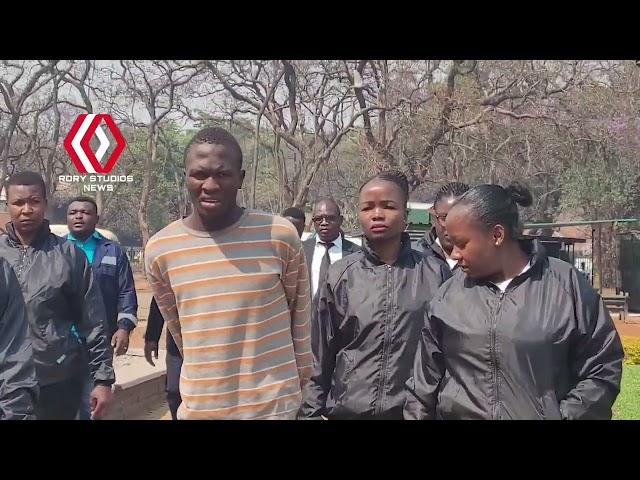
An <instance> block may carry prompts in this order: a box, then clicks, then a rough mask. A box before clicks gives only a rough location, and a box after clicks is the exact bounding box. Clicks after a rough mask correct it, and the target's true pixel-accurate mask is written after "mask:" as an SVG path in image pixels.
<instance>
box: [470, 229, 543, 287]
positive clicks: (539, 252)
mask: <svg viewBox="0 0 640 480" xmlns="http://www.w3.org/2000/svg"><path fill="white" fill-rule="evenodd" d="M519 243H520V247H521V248H522V250H523V251H524V252H525V253H526V254H527V255H528V256H529V261H530V262H531V268H530V269H529V270H527V271H526V272H525V273H523V274H522V275H520V276H518V277H516V278H517V281H516V282H514V283H512V284H511V285H509V286H510V287H513V286H516V285H519V284H520V283H522V282H523V281H524V280H526V279H527V278H529V277H533V276H535V277H536V278H540V276H541V275H542V270H543V267H544V265H545V264H546V263H547V252H546V250H545V249H544V246H543V245H542V244H541V243H540V242H538V241H537V240H519ZM465 285H466V286H473V285H493V283H492V282H490V281H488V280H487V279H479V280H474V279H472V278H469V277H466V278H465Z"/></svg>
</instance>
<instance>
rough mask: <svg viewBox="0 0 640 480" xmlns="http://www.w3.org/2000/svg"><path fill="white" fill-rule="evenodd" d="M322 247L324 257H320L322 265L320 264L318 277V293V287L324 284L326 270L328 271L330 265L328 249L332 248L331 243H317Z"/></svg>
mask: <svg viewBox="0 0 640 480" xmlns="http://www.w3.org/2000/svg"><path fill="white" fill-rule="evenodd" d="M318 243H320V245H322V246H323V247H324V248H325V250H324V256H323V257H322V263H321V264H320V275H318V291H320V287H321V286H322V284H323V283H324V281H325V280H326V278H327V270H329V265H331V258H330V257H329V249H330V248H331V247H333V246H334V244H333V243H332V242H329V243H323V242H318Z"/></svg>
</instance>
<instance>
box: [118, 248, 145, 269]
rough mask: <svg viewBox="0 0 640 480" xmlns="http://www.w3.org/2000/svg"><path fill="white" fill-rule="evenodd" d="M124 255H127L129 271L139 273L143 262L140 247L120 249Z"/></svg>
mask: <svg viewBox="0 0 640 480" xmlns="http://www.w3.org/2000/svg"><path fill="white" fill-rule="evenodd" d="M122 249H123V250H124V253H125V254H126V255H127V258H128V259H129V263H130V264H131V269H132V270H133V271H134V272H141V271H142V269H143V268H144V260H143V256H142V254H143V252H144V250H143V248H142V247H124V246H123V247H122Z"/></svg>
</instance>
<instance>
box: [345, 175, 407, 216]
mask: <svg viewBox="0 0 640 480" xmlns="http://www.w3.org/2000/svg"><path fill="white" fill-rule="evenodd" d="M374 180H384V181H385V182H391V183H395V184H396V185H397V186H398V187H399V188H400V190H402V194H403V196H404V207H405V209H406V208H407V202H408V201H409V180H407V176H406V175H405V174H404V173H402V172H401V171H400V170H385V171H383V172H380V173H378V174H377V175H374V176H373V177H371V178H369V179H368V180H367V181H366V182H364V183H363V184H362V185H361V186H360V189H359V190H358V193H360V192H361V191H362V189H363V188H364V187H365V185H367V184H368V183H370V182H372V181H374Z"/></svg>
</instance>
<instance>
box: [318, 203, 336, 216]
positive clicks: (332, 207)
mask: <svg viewBox="0 0 640 480" xmlns="http://www.w3.org/2000/svg"><path fill="white" fill-rule="evenodd" d="M313 211H314V212H315V213H327V214H337V213H338V206H337V205H336V204H335V203H333V202H329V201H326V202H325V201H323V202H318V203H316V206H315V207H314V209H313Z"/></svg>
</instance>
